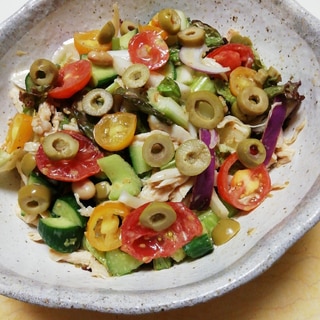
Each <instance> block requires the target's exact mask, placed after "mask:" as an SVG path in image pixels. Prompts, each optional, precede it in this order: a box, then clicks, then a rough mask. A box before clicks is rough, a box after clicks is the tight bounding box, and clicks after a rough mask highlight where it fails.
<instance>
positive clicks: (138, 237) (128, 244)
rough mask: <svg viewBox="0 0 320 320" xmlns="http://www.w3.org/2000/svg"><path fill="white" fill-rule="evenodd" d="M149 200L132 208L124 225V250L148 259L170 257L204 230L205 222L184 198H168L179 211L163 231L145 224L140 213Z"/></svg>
mask: <svg viewBox="0 0 320 320" xmlns="http://www.w3.org/2000/svg"><path fill="white" fill-rule="evenodd" d="M148 204H149V203H147V204H144V205H142V206H141V207H139V208H137V209H135V210H133V211H131V212H130V213H129V215H128V216H127V217H126V218H125V219H124V221H123V223H122V225H121V239H122V246H121V250H123V251H124V252H127V253H129V254H130V255H131V256H133V257H135V258H136V259H138V260H140V261H143V262H145V263H148V262H150V261H151V260H152V259H155V258H159V257H169V256H171V255H172V254H173V253H174V252H176V251H177V250H178V249H180V248H182V247H183V246H184V245H185V244H187V243H188V242H190V241H191V240H192V239H193V238H194V237H196V236H199V235H201V234H202V225H201V222H200V221H199V219H198V218H197V216H196V215H195V214H194V212H193V211H192V210H190V209H189V208H188V207H186V206H185V205H184V204H183V203H181V202H167V204H169V205H170V206H171V207H172V208H173V209H174V211H175V212H176V215H177V219H176V221H175V222H174V223H173V224H172V225H171V226H170V227H168V228H167V229H165V230H163V231H154V230H153V229H151V228H147V227H144V226H142V225H141V224H140V223H139V217H140V215H141V213H142V211H143V210H144V209H145V208H146V207H147V206H148Z"/></svg>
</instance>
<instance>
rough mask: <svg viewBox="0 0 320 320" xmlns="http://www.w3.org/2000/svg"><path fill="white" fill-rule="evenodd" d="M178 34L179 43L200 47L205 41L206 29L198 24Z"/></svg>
mask: <svg viewBox="0 0 320 320" xmlns="http://www.w3.org/2000/svg"><path fill="white" fill-rule="evenodd" d="M177 36H178V41H179V43H180V44H181V45H182V46H185V47H200V46H202V45H203V44H204V41H205V31H204V30H203V29H202V28H199V27H196V26H192V27H189V28H186V29H183V30H181V31H179V32H178V33H177Z"/></svg>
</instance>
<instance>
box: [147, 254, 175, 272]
mask: <svg viewBox="0 0 320 320" xmlns="http://www.w3.org/2000/svg"><path fill="white" fill-rule="evenodd" d="M152 264H153V269H154V270H163V269H169V268H171V267H172V264H173V263H172V259H171V258H169V257H168V258H156V259H153V260H152Z"/></svg>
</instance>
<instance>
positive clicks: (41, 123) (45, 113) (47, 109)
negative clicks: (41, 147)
mask: <svg viewBox="0 0 320 320" xmlns="http://www.w3.org/2000/svg"><path fill="white" fill-rule="evenodd" d="M53 114H54V107H53V106H50V105H49V104H48V103H47V102H44V103H42V104H41V105H40V106H39V110H38V113H37V114H36V115H35V116H34V117H33V119H32V124H31V125H32V128H33V132H34V133H36V134H37V135H39V136H43V135H44V134H46V133H49V132H50V131H51V130H52V123H51V117H52V115H53Z"/></svg>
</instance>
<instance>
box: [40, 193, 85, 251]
mask: <svg viewBox="0 0 320 320" xmlns="http://www.w3.org/2000/svg"><path fill="white" fill-rule="evenodd" d="M78 209H79V205H78V204H77V202H76V199H75V197H74V196H73V195H71V194H70V195H65V196H62V197H60V198H58V199H56V201H55V202H54V204H53V207H52V212H51V217H48V218H41V219H40V220H39V224H38V232H39V234H40V236H41V237H42V239H43V241H44V242H45V243H46V244H47V245H48V246H49V247H50V248H52V249H54V250H56V251H58V252H63V253H70V252H73V251H76V250H78V249H79V248H80V246H81V243H82V238H83V235H84V230H85V226H86V222H87V218H86V217H83V216H81V215H80V213H79V212H78Z"/></svg>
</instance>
